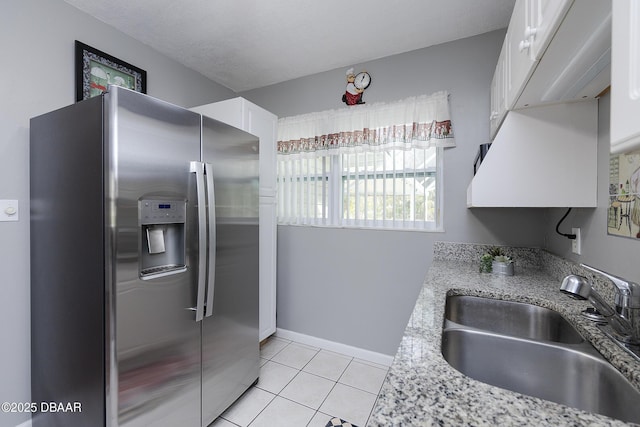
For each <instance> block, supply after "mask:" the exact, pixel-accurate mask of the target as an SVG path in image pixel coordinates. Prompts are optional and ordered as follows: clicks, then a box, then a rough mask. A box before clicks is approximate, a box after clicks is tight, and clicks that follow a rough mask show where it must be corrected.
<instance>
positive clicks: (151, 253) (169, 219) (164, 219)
mask: <svg viewBox="0 0 640 427" xmlns="http://www.w3.org/2000/svg"><path fill="white" fill-rule="evenodd" d="M139 214H140V216H139V218H140V226H141V228H142V229H141V233H140V239H141V241H140V277H141V278H142V279H150V278H153V277H159V276H166V275H169V274H175V273H180V272H182V271H185V270H186V262H185V259H186V251H185V219H186V216H187V202H186V201H185V200H156V199H142V200H140V202H139Z"/></svg>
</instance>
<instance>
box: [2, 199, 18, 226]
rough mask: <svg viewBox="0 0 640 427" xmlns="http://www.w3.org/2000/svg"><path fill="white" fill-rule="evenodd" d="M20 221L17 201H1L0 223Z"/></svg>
mask: <svg viewBox="0 0 640 427" xmlns="http://www.w3.org/2000/svg"><path fill="white" fill-rule="evenodd" d="M19 219H20V212H19V209H18V201H17V200H0V221H18V220H19Z"/></svg>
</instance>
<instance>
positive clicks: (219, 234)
mask: <svg viewBox="0 0 640 427" xmlns="http://www.w3.org/2000/svg"><path fill="white" fill-rule="evenodd" d="M202 119H203V128H202V139H203V147H202V150H203V161H204V162H206V163H208V164H210V165H211V168H210V170H211V171H212V172H213V178H214V183H215V184H214V185H215V197H216V207H215V213H216V218H215V220H216V225H215V229H216V257H215V259H213V258H210V260H209V262H215V299H214V302H213V313H212V316H211V317H206V318H205V319H204V321H203V328H202V377H203V378H202V408H203V414H202V425H203V426H206V425H208V424H209V423H211V422H213V420H214V419H215V418H216V417H217V416H218V415H220V414H221V413H222V412H223V411H224V410H225V409H226V408H227V407H228V406H230V405H231V404H232V403H233V402H234V401H235V400H236V399H237V398H238V397H239V396H240V395H241V394H242V393H243V392H244V391H246V390H247V389H248V388H249V387H250V386H251V384H253V383H254V382H255V381H256V380H257V378H258V370H259V341H258V277H259V276H258V259H259V257H258V252H259V249H258V240H259V236H258V193H259V180H258V139H257V137H255V136H253V135H250V134H248V133H246V132H243V131H240V130H238V129H236V128H233V127H231V126H228V125H226V124H223V123H220V122H218V121H216V120H213V119H209V118H207V117H203V118H202Z"/></svg>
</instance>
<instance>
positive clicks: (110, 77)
mask: <svg viewBox="0 0 640 427" xmlns="http://www.w3.org/2000/svg"><path fill="white" fill-rule="evenodd" d="M110 84H113V85H118V86H122V87H126V88H127V89H131V90H135V91H136V92H142V93H147V72H146V71H144V70H142V69H140V68H138V67H136V66H134V65H131V64H129V63H127V62H124V61H121V60H119V59H118V58H115V57H113V56H111V55H109V54H107V53H104V52H102V51H99V50H98V49H95V48H93V47H91V46H88V45H86V44H84V43H82V42H79V41H78V40H76V101H82V100H83V99H87V98H92V97H94V96H97V95H100V94H101V93H103V92H104V91H106V90H107V86H108V85H110Z"/></svg>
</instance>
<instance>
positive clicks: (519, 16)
mask: <svg viewBox="0 0 640 427" xmlns="http://www.w3.org/2000/svg"><path fill="white" fill-rule="evenodd" d="M528 7H529V2H528V0H516V4H515V6H514V8H513V14H512V15H511V21H509V29H508V30H507V36H506V40H507V45H508V59H507V60H508V64H507V67H508V68H507V97H506V98H507V109H509V110H510V109H512V108H513V107H514V106H515V103H516V101H517V99H518V97H519V96H520V93H521V92H522V89H524V85H525V83H526V82H527V80H528V79H529V77H530V76H531V73H533V69H534V65H535V61H534V60H533V59H531V56H530V55H529V49H528V47H529V45H528V41H527V38H526V37H525V30H526V28H527V26H528V22H527V17H528V15H529V12H528Z"/></svg>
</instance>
